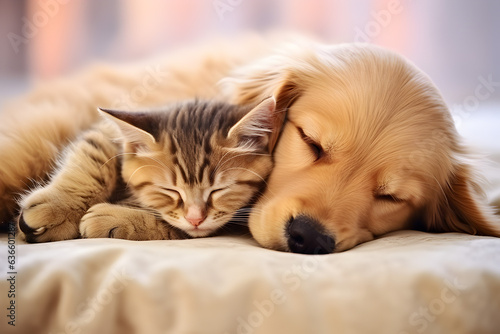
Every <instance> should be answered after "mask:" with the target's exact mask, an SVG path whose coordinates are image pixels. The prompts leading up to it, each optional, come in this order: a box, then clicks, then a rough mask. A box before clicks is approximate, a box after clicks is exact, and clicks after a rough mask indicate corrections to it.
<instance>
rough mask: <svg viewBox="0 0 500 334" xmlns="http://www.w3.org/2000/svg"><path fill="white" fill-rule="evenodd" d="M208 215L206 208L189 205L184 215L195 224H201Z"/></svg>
mask: <svg viewBox="0 0 500 334" xmlns="http://www.w3.org/2000/svg"><path fill="white" fill-rule="evenodd" d="M206 217H207V216H206V213H205V212H204V210H202V209H201V208H199V207H197V206H191V207H189V208H188V211H187V213H186V215H185V216H184V218H186V220H187V221H188V222H189V223H190V224H191V225H193V226H199V225H200V224H201V223H203V221H204V220H205V218H206Z"/></svg>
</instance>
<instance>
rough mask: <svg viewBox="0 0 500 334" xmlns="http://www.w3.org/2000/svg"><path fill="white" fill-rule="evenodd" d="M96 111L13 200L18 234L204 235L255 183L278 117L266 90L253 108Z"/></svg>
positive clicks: (266, 166)
mask: <svg viewBox="0 0 500 334" xmlns="http://www.w3.org/2000/svg"><path fill="white" fill-rule="evenodd" d="M102 114H103V116H104V117H105V118H107V120H104V121H102V122H100V123H98V124H97V125H96V126H95V127H94V128H92V129H91V130H88V131H87V132H85V133H83V134H82V136H81V137H80V138H79V139H78V140H77V141H75V142H74V143H72V144H71V145H70V146H69V147H68V148H67V149H66V153H65V155H64V157H63V158H62V159H61V160H60V163H59V166H58V168H57V169H56V172H54V174H53V175H52V177H51V178H50V181H49V183H48V184H47V185H46V186H44V187H40V188H38V189H35V190H33V191H31V192H29V193H28V194H27V195H26V196H24V197H23V199H22V200H21V202H20V206H21V214H20V216H19V226H20V228H21V230H22V231H23V232H24V234H25V237H26V240H27V241H29V242H45V241H54V240H64V239H71V238H78V237H80V236H82V237H87V238H91V237H115V238H124V239H133V240H153V239H177V238H185V237H188V236H191V237H201V236H207V235H210V234H212V233H213V232H215V231H216V230H217V229H219V228H220V227H221V226H223V225H224V224H226V223H227V222H228V221H229V220H230V219H231V217H232V216H233V215H234V214H235V212H237V210H239V209H241V208H243V207H245V206H246V205H248V204H249V203H250V202H251V200H252V199H253V197H254V196H255V195H256V194H257V193H258V192H259V190H261V188H262V187H263V185H264V182H265V179H266V178H267V176H268V174H269V173H270V171H271V168H272V159H271V156H270V154H269V153H270V150H272V147H273V145H274V143H273V142H271V141H270V134H272V133H273V131H279V126H280V125H279V122H276V118H278V119H281V117H279V116H277V113H276V112H275V100H274V98H268V99H266V100H264V101H263V102H261V103H260V104H259V105H258V106H256V107H255V108H253V109H251V108H250V107H241V106H235V105H231V104H227V103H222V102H213V101H188V102H183V103H179V104H175V105H171V106H169V107H167V108H166V109H165V110H162V111H150V112H142V113H141V112H123V111H112V110H105V109H102ZM117 138H119V140H117ZM167 222H168V223H167Z"/></svg>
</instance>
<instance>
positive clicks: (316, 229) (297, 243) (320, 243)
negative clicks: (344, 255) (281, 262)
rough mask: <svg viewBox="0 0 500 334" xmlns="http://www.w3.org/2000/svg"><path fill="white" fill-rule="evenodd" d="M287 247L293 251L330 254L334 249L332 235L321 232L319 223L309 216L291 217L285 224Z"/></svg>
mask: <svg viewBox="0 0 500 334" xmlns="http://www.w3.org/2000/svg"><path fill="white" fill-rule="evenodd" d="M286 236H287V243H288V248H289V249H290V251H291V252H293V253H301V254H330V253H332V252H333V251H334V250H335V240H334V239H333V237H331V236H330V235H328V234H327V233H325V232H323V229H322V228H321V225H320V223H319V222H318V221H317V220H316V219H314V218H311V217H308V216H305V215H299V216H297V217H292V218H290V220H289V221H288V223H287V226H286Z"/></svg>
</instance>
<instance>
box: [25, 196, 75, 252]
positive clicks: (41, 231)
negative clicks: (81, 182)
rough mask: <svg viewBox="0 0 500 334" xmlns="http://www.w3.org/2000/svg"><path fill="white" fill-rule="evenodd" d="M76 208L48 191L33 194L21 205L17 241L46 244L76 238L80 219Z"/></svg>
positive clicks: (64, 197) (66, 199) (64, 198)
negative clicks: (19, 238) (20, 239)
mask: <svg viewBox="0 0 500 334" xmlns="http://www.w3.org/2000/svg"><path fill="white" fill-rule="evenodd" d="M81 211H82V210H81V209H80V208H79V206H78V205H76V206H73V205H72V203H71V200H70V199H69V198H68V197H67V196H65V195H64V194H61V193H60V192H58V191H57V190H55V189H52V188H50V187H46V188H41V189H38V190H35V191H34V192H32V193H31V194H29V195H28V196H27V197H25V198H24V199H23V200H22V201H21V213H20V215H19V218H18V224H19V228H20V230H21V237H23V236H24V239H25V240H26V241H27V242H47V241H57V240H66V239H75V238H78V236H79V233H78V222H79V220H80V217H81V215H82V213H81Z"/></svg>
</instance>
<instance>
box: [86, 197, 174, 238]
mask: <svg viewBox="0 0 500 334" xmlns="http://www.w3.org/2000/svg"><path fill="white" fill-rule="evenodd" d="M158 232H159V231H158V229H157V224H156V218H155V217H154V216H153V215H151V214H149V213H147V212H144V211H141V210H137V209H133V208H129V207H125V206H121V205H116V204H108V203H100V204H96V205H94V206H92V207H91V208H90V209H89V210H88V211H87V213H86V214H85V215H84V216H83V217H82V220H81V222H80V235H81V236H82V238H117V239H128V240H158V239H164V236H163V234H162V233H158Z"/></svg>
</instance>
